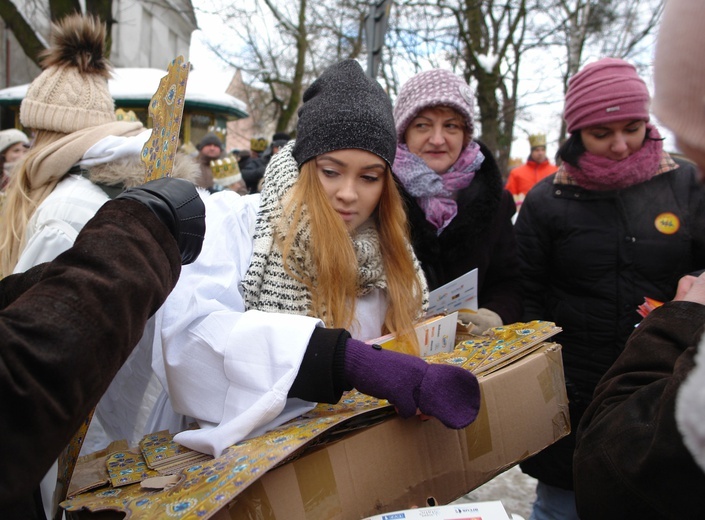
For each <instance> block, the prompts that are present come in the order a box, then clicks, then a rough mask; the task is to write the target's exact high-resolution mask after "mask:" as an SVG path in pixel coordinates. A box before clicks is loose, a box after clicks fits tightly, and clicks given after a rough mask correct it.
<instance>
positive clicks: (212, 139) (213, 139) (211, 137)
mask: <svg viewBox="0 0 705 520" xmlns="http://www.w3.org/2000/svg"><path fill="white" fill-rule="evenodd" d="M209 144H214V145H216V146H217V147H218V148H220V149H221V150H222V149H223V142H222V141H221V140H220V138H219V137H218V136H217V135H215V134H214V133H213V132H208V133H207V134H206V135H204V136H203V139H201V142H200V143H198V146H196V149H197V150H200V149H201V148H203V147H204V146H207V145H209Z"/></svg>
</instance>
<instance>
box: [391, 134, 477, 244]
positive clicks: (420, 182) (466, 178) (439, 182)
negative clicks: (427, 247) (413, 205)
mask: <svg viewBox="0 0 705 520" xmlns="http://www.w3.org/2000/svg"><path fill="white" fill-rule="evenodd" d="M484 160H485V156H484V155H482V152H481V151H480V145H478V144H477V143H476V142H474V141H471V142H470V144H468V145H467V146H466V147H465V149H464V150H463V151H462V152H461V153H460V156H459V157H458V160H457V161H455V164H454V165H453V166H451V167H450V168H449V169H448V171H447V172H446V173H444V174H442V175H439V174H438V173H436V172H434V171H433V170H432V169H431V168H429V167H428V166H427V165H426V163H425V162H424V160H423V159H422V158H421V157H419V156H418V155H415V154H413V153H411V152H410V151H409V148H408V147H407V146H406V145H405V144H398V145H397V155H396V159H395V160H394V167H393V169H394V173H395V174H396V176H397V178H398V179H399V180H400V181H401V183H402V185H403V186H404V188H405V189H406V191H408V192H409V194H410V195H411V196H413V197H414V198H416V201H417V202H418V203H419V206H420V207H421V209H422V210H423V212H424V214H425V215H426V220H428V221H429V222H430V223H431V224H433V225H434V226H435V227H436V229H437V232H436V234H438V235H440V234H441V231H443V230H444V229H445V228H446V226H447V225H448V224H450V222H451V221H452V220H453V219H454V218H455V216H456V215H457V214H458V204H457V203H456V202H455V200H454V199H453V198H452V197H453V195H454V193H455V192H456V191H458V190H462V189H463V188H466V187H468V186H469V185H470V183H471V182H472V180H473V178H474V177H475V172H476V171H477V170H478V169H479V168H480V165H481V164H482V161H484Z"/></svg>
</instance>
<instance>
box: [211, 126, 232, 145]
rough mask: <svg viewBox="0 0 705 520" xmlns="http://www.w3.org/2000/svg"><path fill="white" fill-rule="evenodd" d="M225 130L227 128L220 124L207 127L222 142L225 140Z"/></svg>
mask: <svg viewBox="0 0 705 520" xmlns="http://www.w3.org/2000/svg"><path fill="white" fill-rule="evenodd" d="M227 130H228V129H227V128H223V127H222V126H215V125H210V126H209V127H208V131H209V132H213V133H214V134H215V135H217V136H218V139H220V141H221V142H223V143H224V142H225V134H226V132H227Z"/></svg>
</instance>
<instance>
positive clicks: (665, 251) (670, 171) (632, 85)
mask: <svg viewBox="0 0 705 520" xmlns="http://www.w3.org/2000/svg"><path fill="white" fill-rule="evenodd" d="M649 101H650V97H649V92H648V89H647V87H646V84H645V83H644V81H643V80H642V79H641V78H640V77H639V75H638V74H637V71H636V69H635V68H634V67H633V66H632V65H631V64H629V63H627V62H625V61H623V60H621V59H615V58H603V59H601V60H599V61H596V62H594V63H591V64H589V65H587V66H585V67H584V68H583V69H582V70H581V71H580V72H578V73H577V74H576V75H575V76H574V77H573V78H571V80H570V82H569V84H568V92H567V94H566V99H565V110H564V117H565V120H566V123H567V127H568V131H569V132H570V134H571V135H570V137H569V139H568V140H567V141H566V142H565V143H564V144H563V146H562V147H561V148H560V150H559V152H558V156H559V157H560V159H561V160H562V161H563V162H562V164H561V166H560V169H559V170H558V172H556V174H555V175H554V176H552V177H548V178H546V179H544V180H543V181H541V182H539V183H538V184H537V185H536V186H535V187H534V188H533V189H532V191H531V192H530V193H529V194H528V196H527V197H526V200H525V201H524V204H523V206H522V210H521V212H520V214H519V217H518V219H517V223H516V233H517V242H518V246H519V258H520V261H521V265H522V279H523V282H522V285H523V287H524V291H525V299H524V304H525V309H526V312H525V316H524V318H525V319H527V320H529V319H544V320H549V321H553V322H555V323H556V324H557V325H559V326H561V327H562V328H563V332H562V333H561V334H560V336H557V342H559V343H560V344H561V345H562V347H563V364H564V372H565V376H566V386H567V389H568V396H569V402H570V404H569V406H570V409H569V411H570V420H571V426H572V430H573V433H571V434H570V435H569V436H568V437H565V438H563V439H561V440H560V441H558V442H557V443H556V444H554V445H552V446H550V447H548V448H547V449H546V450H544V451H542V452H541V453H539V454H538V455H536V456H534V457H532V458H530V459H528V460H526V461H525V462H523V463H522V465H521V467H522V469H523V471H524V472H525V473H528V474H529V475H532V476H533V477H535V478H537V479H538V480H539V484H538V487H537V499H536V502H535V503H534V508H533V512H532V516H531V518H536V519H543V518H578V514H577V511H576V506H575V494H574V492H573V453H574V450H575V441H576V435H575V432H576V431H577V429H578V423H579V421H580V419H581V417H582V416H583V414H584V412H585V409H586V407H587V406H588V405H589V404H590V401H591V399H592V396H593V391H594V390H595V387H596V385H597V383H598V382H599V381H600V379H601V378H602V376H603V375H604V374H605V372H606V371H607V370H608V369H609V368H610V366H611V365H612V364H613V363H614V361H615V360H616V359H617V357H618V355H619V354H620V352H622V350H623V349H624V345H625V343H626V341H627V338H628V337H629V336H630V334H631V333H632V332H633V331H634V327H635V326H636V325H637V324H638V323H639V322H640V320H641V316H640V315H639V313H638V312H637V308H638V307H639V305H640V304H642V303H643V302H644V298H645V297H649V298H653V299H655V300H659V301H668V300H671V299H673V297H674V295H675V293H676V288H677V285H678V280H679V278H680V277H681V276H683V275H685V274H687V273H689V272H691V271H693V270H695V269H696V268H701V267H702V266H703V265H705V200H704V199H703V192H702V190H701V188H700V186H699V185H698V183H697V176H696V169H695V168H694V167H693V165H692V164H690V163H688V162H685V161H680V160H679V159H675V158H673V157H671V156H670V155H669V154H668V153H666V152H665V151H664V150H663V141H662V139H661V137H660V135H659V132H658V130H657V129H656V127H655V126H654V125H653V124H651V123H650V117H649ZM625 424H626V423H625ZM581 477H585V476H584V475H582V476H581ZM591 478H595V479H599V478H600V475H593V476H592V477H591Z"/></svg>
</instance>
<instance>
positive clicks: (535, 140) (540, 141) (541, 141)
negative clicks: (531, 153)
mask: <svg viewBox="0 0 705 520" xmlns="http://www.w3.org/2000/svg"><path fill="white" fill-rule="evenodd" d="M529 145H531V148H536V147H537V146H546V134H531V135H530V136H529Z"/></svg>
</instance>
